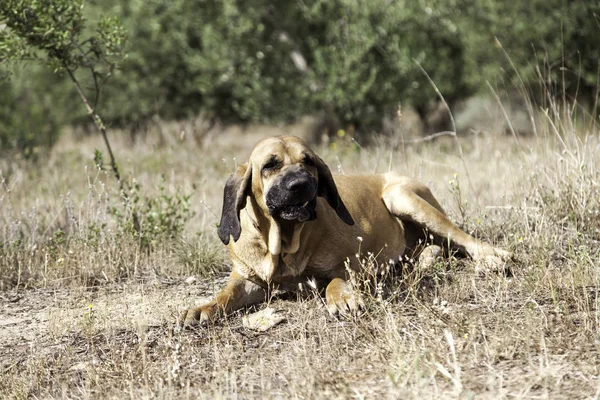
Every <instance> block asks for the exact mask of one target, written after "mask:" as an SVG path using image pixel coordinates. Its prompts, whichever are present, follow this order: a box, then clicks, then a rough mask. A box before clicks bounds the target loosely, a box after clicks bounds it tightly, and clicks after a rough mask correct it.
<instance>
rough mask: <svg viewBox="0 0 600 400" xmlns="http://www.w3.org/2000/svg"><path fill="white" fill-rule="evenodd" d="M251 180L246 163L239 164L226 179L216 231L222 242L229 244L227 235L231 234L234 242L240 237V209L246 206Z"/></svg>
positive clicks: (250, 167) (249, 169)
mask: <svg viewBox="0 0 600 400" xmlns="http://www.w3.org/2000/svg"><path fill="white" fill-rule="evenodd" d="M251 180H252V166H249V165H248V163H246V164H243V165H240V166H239V167H238V169H237V170H236V171H235V172H234V173H233V174H231V176H230V177H229V179H227V183H226V184H225V190H224V191H223V212H222V214H221V223H220V224H219V232H218V233H219V239H221V241H222V242H223V243H224V244H229V236H233V241H234V242H237V240H238V239H239V238H240V234H241V233H242V227H241V226H240V211H241V210H242V208H244V207H245V206H246V196H248V194H249V193H250V189H251V184H250V181H251Z"/></svg>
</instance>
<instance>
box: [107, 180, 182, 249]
mask: <svg viewBox="0 0 600 400" xmlns="http://www.w3.org/2000/svg"><path fill="white" fill-rule="evenodd" d="M158 189H159V195H158V196H145V195H143V194H142V192H141V188H140V185H139V183H137V182H136V181H135V180H134V181H133V183H132V185H130V186H129V189H127V193H125V195H126V198H127V199H128V202H127V204H126V209H125V210H122V209H121V208H119V207H113V208H112V214H113V215H115V217H116V219H117V223H118V225H119V229H120V230H121V232H123V233H124V234H126V235H128V236H129V235H133V236H135V237H136V238H137V239H138V241H139V244H140V246H141V247H142V248H144V249H149V250H151V249H152V248H153V247H154V246H156V245H157V244H158V243H160V242H162V241H164V240H167V239H176V238H178V237H179V236H180V235H181V232H182V231H183V227H184V225H185V223H186V221H188V220H189V219H190V218H191V217H192V216H193V212H192V211H191V210H190V198H191V194H190V195H183V194H181V193H180V191H179V189H177V191H176V193H175V194H173V195H171V194H168V193H167V191H166V189H165V186H164V180H163V182H162V183H161V184H160V185H159V187H158Z"/></svg>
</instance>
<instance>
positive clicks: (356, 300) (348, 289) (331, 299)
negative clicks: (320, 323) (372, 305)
mask: <svg viewBox="0 0 600 400" xmlns="http://www.w3.org/2000/svg"><path fill="white" fill-rule="evenodd" d="M325 298H326V300H327V310H328V311H329V313H330V314H331V315H338V314H341V315H347V314H348V313H355V312H357V311H358V310H359V309H360V308H362V307H363V306H364V304H363V301H362V298H361V297H360V295H359V294H358V293H357V292H356V291H355V290H354V289H353V288H352V285H351V284H349V283H348V282H346V281H345V280H343V279H340V278H335V279H333V280H332V281H331V282H330V283H329V285H327V289H325Z"/></svg>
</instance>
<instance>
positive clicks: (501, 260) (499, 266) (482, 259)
mask: <svg viewBox="0 0 600 400" xmlns="http://www.w3.org/2000/svg"><path fill="white" fill-rule="evenodd" d="M469 253H470V255H471V257H472V258H473V260H474V261H475V262H476V267H475V268H476V270H477V271H478V272H504V271H506V269H507V262H508V261H510V260H511V259H512V258H513V254H512V253H511V252H509V251H506V250H502V249H498V248H496V247H493V246H490V245H489V244H486V243H484V244H482V245H477V246H476V247H474V248H473V249H471V250H470V251H469Z"/></svg>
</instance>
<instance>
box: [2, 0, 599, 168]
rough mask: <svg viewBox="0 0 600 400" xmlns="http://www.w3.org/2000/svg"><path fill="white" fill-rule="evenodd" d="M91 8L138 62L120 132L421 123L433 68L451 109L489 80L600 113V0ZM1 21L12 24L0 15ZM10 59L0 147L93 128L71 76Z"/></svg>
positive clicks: (368, 128)
mask: <svg viewBox="0 0 600 400" xmlns="http://www.w3.org/2000/svg"><path fill="white" fill-rule="evenodd" d="M83 4H84V8H83V13H84V15H85V16H86V18H87V19H88V20H89V21H91V22H94V21H98V20H99V18H100V16H101V15H104V16H111V17H112V16H115V17H117V18H118V19H119V21H120V22H121V24H122V25H123V27H124V28H125V30H126V32H127V45H126V52H127V57H126V58H125V59H124V60H123V61H122V62H121V63H120V64H119V65H118V68H117V69H116V70H114V71H112V73H111V75H112V76H111V78H110V81H109V82H108V84H107V85H105V86H104V88H103V91H102V96H101V97H100V105H99V108H100V109H101V110H102V116H103V120H104V122H105V123H106V124H107V125H108V126H109V127H120V128H125V129H127V130H129V131H130V132H136V130H140V129H142V128H143V127H144V126H146V125H147V124H148V123H150V122H151V121H152V120H153V118H156V117H159V118H160V119H161V120H180V119H186V118H193V117H196V116H198V115H200V114H202V115H203V116H204V117H206V118H207V119H209V120H210V121H213V122H214V121H220V122H222V123H248V122H260V123H273V124H275V123H282V122H293V121H294V120H296V119H298V118H299V117H301V116H303V115H309V114H310V115H316V114H319V115H326V116H332V117H333V118H335V119H337V120H338V121H340V124H341V126H352V127H354V129H356V131H357V132H359V133H362V134H365V135H368V134H369V133H371V132H380V131H381V129H382V124H383V121H384V119H385V117H390V116H392V117H393V115H394V114H395V113H396V110H397V109H398V106H399V105H400V104H401V105H402V107H405V106H410V107H412V108H414V110H416V112H417V113H418V115H419V116H421V118H423V119H426V117H427V114H428V113H429V112H430V111H431V110H433V109H435V107H436V104H437V103H438V102H439V99H438V97H437V96H436V93H435V91H434V89H433V87H432V85H431V84H430V83H429V82H428V79H427V77H426V76H425V74H424V72H423V70H424V71H426V72H427V74H429V76H430V77H431V79H432V80H433V82H435V84H436V85H437V87H438V88H439V90H440V92H441V93H442V94H443V95H444V97H445V98H446V100H447V101H448V103H449V105H450V107H451V108H453V107H455V106H456V105H457V104H460V102H461V101H464V100H465V99H468V98H470V97H471V96H473V95H476V94H478V93H481V92H488V93H489V85H488V82H489V84H490V85H491V86H492V87H494V88H518V90H520V91H523V90H526V91H527V95H528V96H530V97H531V98H532V99H534V100H537V101H540V102H543V101H544V96H547V95H548V94H549V93H550V94H552V93H555V94H559V95H561V96H563V95H565V97H569V98H573V97H575V96H577V97H578V98H579V99H580V102H581V103H582V104H583V105H584V106H585V107H587V109H588V110H589V111H590V112H592V113H596V112H597V110H596V109H595V107H596V104H597V101H598V92H597V88H598V87H599V86H598V80H599V71H600V69H599V68H600V64H599V59H600V46H598V43H600V2H598V1H583V0H579V1H577V0H572V1H565V0H531V1H515V2H506V1H500V0H470V1H467V0H419V1H402V0H397V1H393V0H369V1H360V0H304V1H282V0H269V1H267V0H245V1H237V0H219V1H216V0H204V1H203V0H172V1H168V2H167V1H158V0H143V1H142V0H128V1H124V0H89V1H84V2H83ZM0 29H7V28H6V26H5V25H3V24H2V22H1V21H0ZM1 45H2V44H1V43H0V46H1ZM421 67H422V69H423V70H421ZM1 68H3V70H2V71H1V72H0V73H2V77H0V93H1V95H0V149H1V150H3V151H5V152H6V151H9V152H13V153H14V152H15V150H16V151H17V153H18V154H21V155H23V156H25V157H28V156H31V155H32V154H34V153H35V152H36V150H37V149H43V148H48V147H50V146H52V144H53V143H54V142H55V141H56V139H57V137H58V136H59V134H60V132H61V130H62V129H64V127H66V126H77V125H80V126H85V125H88V124H89V120H88V118H87V116H86V115H85V109H84V108H83V106H82V105H81V102H80V99H79V98H78V96H77V94H76V92H75V89H74V88H73V86H72V84H71V83H70V82H69V81H68V79H65V77H64V76H61V75H60V74H58V75H57V74H54V73H53V71H52V70H51V69H49V68H48V67H47V66H46V65H41V64H36V63H34V62H25V63H20V64H17V65H12V66H10V67H9V66H7V64H6V63H2V67H1ZM86 84H87V85H89V84H90V82H87V83H86Z"/></svg>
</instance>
